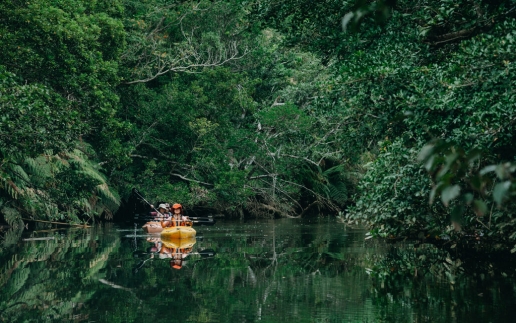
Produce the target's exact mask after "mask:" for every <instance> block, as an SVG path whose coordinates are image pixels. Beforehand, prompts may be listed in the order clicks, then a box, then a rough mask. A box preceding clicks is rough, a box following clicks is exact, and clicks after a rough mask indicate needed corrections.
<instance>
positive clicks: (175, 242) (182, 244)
mask: <svg viewBox="0 0 516 323" xmlns="http://www.w3.org/2000/svg"><path fill="white" fill-rule="evenodd" d="M161 241H162V242H163V245H164V246H165V247H167V248H175V249H177V248H179V249H188V248H192V247H193V246H194V244H195V243H196V242H197V241H196V240H195V237H190V238H186V239H172V238H168V237H167V238H163V239H161Z"/></svg>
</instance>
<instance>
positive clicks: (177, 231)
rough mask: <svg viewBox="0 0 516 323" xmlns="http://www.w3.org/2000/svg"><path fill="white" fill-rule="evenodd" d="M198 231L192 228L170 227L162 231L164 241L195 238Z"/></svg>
mask: <svg viewBox="0 0 516 323" xmlns="http://www.w3.org/2000/svg"><path fill="white" fill-rule="evenodd" d="M195 234H196V231H195V230H194V229H193V228H192V227H169V228H164V229H163V231H161V239H162V240H172V239H175V240H180V239H189V238H194V237H195Z"/></svg>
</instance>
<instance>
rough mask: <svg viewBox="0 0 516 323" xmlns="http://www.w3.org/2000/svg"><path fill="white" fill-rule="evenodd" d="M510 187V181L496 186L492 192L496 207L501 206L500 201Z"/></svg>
mask: <svg viewBox="0 0 516 323" xmlns="http://www.w3.org/2000/svg"><path fill="white" fill-rule="evenodd" d="M510 187H511V181H505V182H501V183H498V184H496V186H495V187H494V190H493V199H494V201H495V202H496V204H498V206H501V204H502V201H503V199H504V197H505V196H506V195H507V191H508V190H509V188H510Z"/></svg>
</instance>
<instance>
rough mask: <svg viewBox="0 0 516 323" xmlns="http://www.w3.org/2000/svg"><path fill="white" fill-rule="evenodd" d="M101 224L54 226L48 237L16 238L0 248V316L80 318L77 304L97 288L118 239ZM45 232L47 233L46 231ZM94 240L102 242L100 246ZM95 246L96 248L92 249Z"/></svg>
mask: <svg viewBox="0 0 516 323" xmlns="http://www.w3.org/2000/svg"><path fill="white" fill-rule="evenodd" d="M102 231H104V230H103V229H101V228H97V229H91V230H68V231H65V232H66V233H65V234H64V235H63V234H60V232H55V233H56V234H55V235H54V237H55V238H54V239H53V240H45V241H28V242H19V243H18V244H17V245H16V246H13V247H11V248H10V250H8V251H9V253H7V252H2V253H1V254H0V261H1V263H2V264H3V265H2V267H1V271H0V319H1V320H7V319H8V320H9V321H13V322H24V321H31V320H34V319H35V318H38V320H39V318H42V320H43V321H68V320H70V319H74V320H81V319H86V318H87V316H88V315H87V314H82V315H80V313H85V312H84V311H83V308H82V307H83V304H84V303H85V302H87V301H88V300H90V299H91V297H92V296H93V295H94V294H95V291H96V289H97V287H98V286H97V284H98V283H97V281H96V280H95V279H92V277H94V276H95V275H97V274H98V273H99V271H100V270H101V269H102V268H103V267H105V266H106V263H107V261H108V257H107V256H108V255H109V253H110V252H112V251H113V250H115V249H117V247H118V245H119V242H120V241H119V239H116V237H114V236H113V235H110V234H103V232H102ZM46 234H48V233H46ZM100 245H106V247H105V248H102V247H100ZM95 249H96V250H95Z"/></svg>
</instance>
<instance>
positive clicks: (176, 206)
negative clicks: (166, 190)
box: [172, 203, 183, 209]
mask: <svg viewBox="0 0 516 323" xmlns="http://www.w3.org/2000/svg"><path fill="white" fill-rule="evenodd" d="M172 208H173V209H182V208H183V207H182V206H181V204H179V203H175V204H174V205H172Z"/></svg>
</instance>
